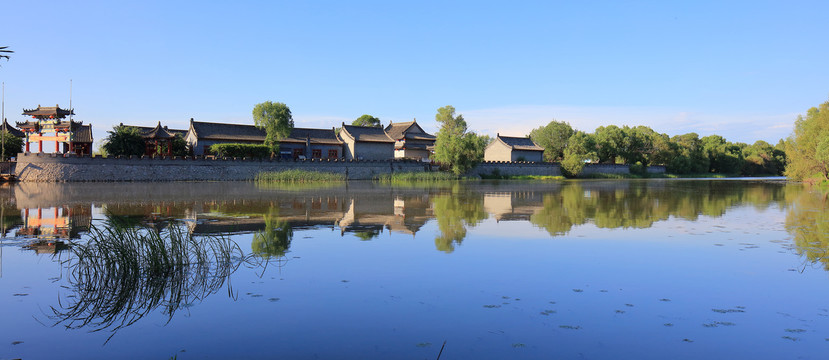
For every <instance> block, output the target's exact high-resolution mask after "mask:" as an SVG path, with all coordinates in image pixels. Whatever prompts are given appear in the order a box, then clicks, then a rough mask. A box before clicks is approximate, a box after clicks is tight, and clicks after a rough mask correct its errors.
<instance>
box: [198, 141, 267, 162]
mask: <svg viewBox="0 0 829 360" xmlns="http://www.w3.org/2000/svg"><path fill="white" fill-rule="evenodd" d="M210 152H212V153H214V154H216V155H217V156H219V157H248V158H257V159H262V158H265V157H268V156H270V154H271V149H270V148H269V147H268V146H266V145H264V144H263V145H259V144H215V145H211V146H210Z"/></svg>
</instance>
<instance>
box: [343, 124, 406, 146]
mask: <svg viewBox="0 0 829 360" xmlns="http://www.w3.org/2000/svg"><path fill="white" fill-rule="evenodd" d="M342 131H344V132H345V133H346V134H348V135H349V136H351V137H352V138H354V141H366V142H394V139H392V138H390V137H389V135H388V134H386V131H385V130H383V128H376V127H370V126H354V125H346V124H345V123H343V128H342Z"/></svg>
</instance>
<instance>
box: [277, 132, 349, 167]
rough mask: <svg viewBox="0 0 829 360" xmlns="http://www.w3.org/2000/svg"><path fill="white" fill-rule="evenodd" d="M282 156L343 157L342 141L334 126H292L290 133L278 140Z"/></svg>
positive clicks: (294, 157)
mask: <svg viewBox="0 0 829 360" xmlns="http://www.w3.org/2000/svg"><path fill="white" fill-rule="evenodd" d="M279 156H280V157H282V158H293V159H296V158H300V157H304V158H306V159H339V158H341V157H343V142H342V140H340V139H338V138H337V133H336V132H335V131H334V128H330V129H308V128H293V129H291V135H289V136H288V137H287V138H285V139H282V141H280V142H279Z"/></svg>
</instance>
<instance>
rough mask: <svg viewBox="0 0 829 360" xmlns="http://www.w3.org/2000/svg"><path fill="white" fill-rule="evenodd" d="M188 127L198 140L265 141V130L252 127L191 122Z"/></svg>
mask: <svg viewBox="0 0 829 360" xmlns="http://www.w3.org/2000/svg"><path fill="white" fill-rule="evenodd" d="M190 126H191V128H192V129H193V131H194V132H195V133H196V136H197V137H198V138H199V139H204V140H231V141H262V142H264V141H265V130H262V129H259V128H257V127H256V126H253V125H241V124H222V123H210V122H201V121H191V122H190Z"/></svg>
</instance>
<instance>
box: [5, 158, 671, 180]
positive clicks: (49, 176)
mask: <svg viewBox="0 0 829 360" xmlns="http://www.w3.org/2000/svg"><path fill="white" fill-rule="evenodd" d="M291 169H302V170H308V171H319V172H331V173H337V174H344V175H345V176H346V178H347V179H349V180H369V179H372V178H374V177H375V176H377V175H381V174H391V173H395V172H421V171H430V170H431V165H429V164H426V163H422V162H419V161H415V160H377V161H358V160H342V159H336V160H328V159H309V160H297V161H294V160H269V159H264V160H259V159H252V160H251V159H236V158H234V159H206V158H204V157H186V158H177V157H173V158H150V157H143V156H141V157H136V156H132V157H109V158H103V157H100V156H93V157H89V156H83V157H78V156H68V157H64V156H60V155H57V154H38V153H21V154H18V157H17V164H16V166H14V174H15V177H16V178H17V179H18V180H19V181H24V182H83V181H245V180H253V179H254V178H255V177H256V175H257V174H259V173H260V172H264V171H283V170H291ZM647 171H648V172H649V173H664V172H665V167H664V166H650V167H648V170H647ZM629 173H630V168H629V167H628V165H623V164H588V165H586V166H585V167H584V169H583V170H582V174H583V175H590V174H629ZM466 175H468V176H476V175H477V176H480V175H502V176H517V175H538V176H561V175H562V174H561V167H560V166H559V164H558V163H534V162H502V161H485V162H482V163H480V164H478V166H477V167H475V168H474V169H472V170H470V171H469V172H468V173H467V174H466Z"/></svg>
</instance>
